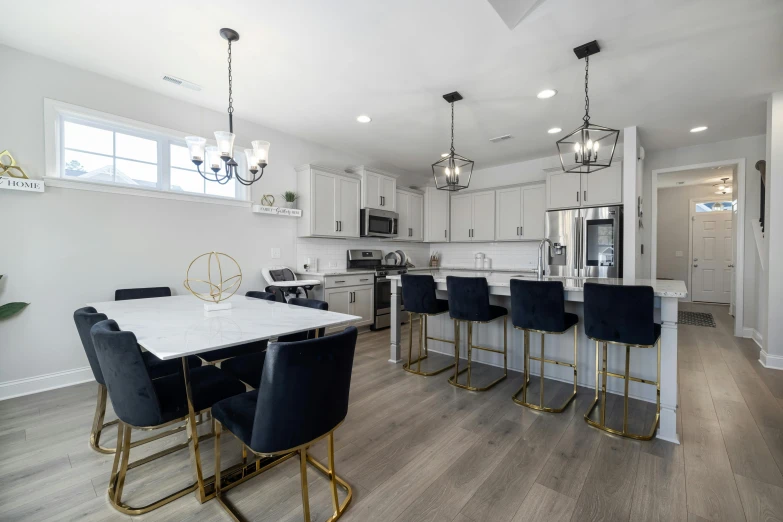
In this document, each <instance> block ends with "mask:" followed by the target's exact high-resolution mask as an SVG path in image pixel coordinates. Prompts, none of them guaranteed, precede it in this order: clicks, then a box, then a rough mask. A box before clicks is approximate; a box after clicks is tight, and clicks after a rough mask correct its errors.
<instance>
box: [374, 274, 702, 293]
mask: <svg viewBox="0 0 783 522" xmlns="http://www.w3.org/2000/svg"><path fill="white" fill-rule="evenodd" d="M430 271H431V273H432V276H433V277H434V278H435V282H436V283H444V284H445V283H446V276H450V275H454V276H462V277H485V278H486V279H487V283H489V286H490V287H493V286H494V287H501V288H502V287H510V286H511V280H512V279H536V276H535V274H532V273H529V272H528V273H525V272H519V273H518V274H512V273H509V272H507V271H500V270H493V271H491V272H487V271H469V270H452V269H448V268H441V269H430ZM389 279H391V280H399V279H400V276H399V275H392V276H389ZM544 280H547V281H562V282H563V287H564V289H565V291H566V292H583V291H584V284H585V283H598V284H604V285H625V286H651V287H652V288H653V292H654V293H655V296H656V297H677V298H682V297H686V296H687V295H688V290H687V288H686V287H685V282H683V281H672V280H668V279H667V280H664V279H656V280H653V279H617V278H575V277H554V276H545V277H544ZM506 295H508V294H506Z"/></svg>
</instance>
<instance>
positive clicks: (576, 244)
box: [571, 217, 579, 270]
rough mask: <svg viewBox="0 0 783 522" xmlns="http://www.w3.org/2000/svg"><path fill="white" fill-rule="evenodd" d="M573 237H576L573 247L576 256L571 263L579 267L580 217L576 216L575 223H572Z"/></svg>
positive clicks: (576, 267) (575, 267)
mask: <svg viewBox="0 0 783 522" xmlns="http://www.w3.org/2000/svg"><path fill="white" fill-rule="evenodd" d="M571 237H573V238H574V240H573V241H572V246H573V248H572V249H571V250H572V252H573V256H574V262H573V263H571V264H572V266H573V267H574V269H576V270H578V269H579V218H578V217H574V224H573V225H572V233H571Z"/></svg>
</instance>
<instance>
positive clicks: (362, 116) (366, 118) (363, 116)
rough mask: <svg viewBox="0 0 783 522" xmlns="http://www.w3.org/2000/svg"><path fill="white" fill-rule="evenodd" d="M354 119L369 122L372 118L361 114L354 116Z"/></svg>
mask: <svg viewBox="0 0 783 522" xmlns="http://www.w3.org/2000/svg"><path fill="white" fill-rule="evenodd" d="M356 121H358V122H359V123H370V122H371V121H372V118H370V117H369V116H367V115H366V114H362V115H361V116H359V117H357V118H356Z"/></svg>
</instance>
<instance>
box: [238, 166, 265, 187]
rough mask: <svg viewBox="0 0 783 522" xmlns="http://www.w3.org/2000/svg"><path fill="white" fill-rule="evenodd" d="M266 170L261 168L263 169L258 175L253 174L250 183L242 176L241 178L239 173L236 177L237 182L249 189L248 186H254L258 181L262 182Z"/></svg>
mask: <svg viewBox="0 0 783 522" xmlns="http://www.w3.org/2000/svg"><path fill="white" fill-rule="evenodd" d="M264 168H265V167H262V168H261V169H260V170H259V171H258V173H256V174H253V178H252V179H251V180H249V181H248V180H246V179H245V178H243V177H242V176H240V175H239V173H237V174H236V176H235V177H236V180H237V181H238V182H240V183H241V184H242V185H244V186H246V187H247V186H250V185H252V184H253V183H255V182H256V181H258V180H260V179H261V177H262V176H263V175H264ZM251 174H252V172H251Z"/></svg>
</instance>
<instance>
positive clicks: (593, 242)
mask: <svg viewBox="0 0 783 522" xmlns="http://www.w3.org/2000/svg"><path fill="white" fill-rule="evenodd" d="M546 237H547V238H548V239H549V240H550V241H551V242H552V246H551V247H550V248H549V249H548V250H549V260H548V266H547V271H546V273H547V275H553V276H563V277H622V276H623V207H622V205H615V206H611V207H595V208H572V209H566V210H550V211H548V212H547V213H546Z"/></svg>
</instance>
